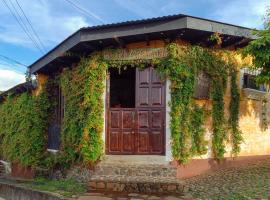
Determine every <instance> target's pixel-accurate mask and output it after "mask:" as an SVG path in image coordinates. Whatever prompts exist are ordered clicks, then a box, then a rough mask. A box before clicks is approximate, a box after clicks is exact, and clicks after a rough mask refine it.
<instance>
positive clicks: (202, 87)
mask: <svg viewBox="0 0 270 200" xmlns="http://www.w3.org/2000/svg"><path fill="white" fill-rule="evenodd" d="M210 83H211V77H210V75H209V74H207V73H206V72H200V73H199V74H198V77H197V78H196V82H195V89H194V98H196V99H209V98H210Z"/></svg>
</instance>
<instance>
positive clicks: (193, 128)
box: [190, 105, 207, 155]
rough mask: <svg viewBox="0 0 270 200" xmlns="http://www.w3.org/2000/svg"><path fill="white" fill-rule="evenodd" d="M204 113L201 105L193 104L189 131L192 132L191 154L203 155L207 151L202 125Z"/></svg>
mask: <svg viewBox="0 0 270 200" xmlns="http://www.w3.org/2000/svg"><path fill="white" fill-rule="evenodd" d="M205 115H206V113H205V110H204V108H203V107H199V106H197V105H194V108H193V110H192V115H191V122H190V132H191V133H192V145H191V152H192V154H193V155H203V154H205V153H206V152H207V141H206V140H205V129H204V128H203V127H202V125H203V124H204V120H205V119H206V117H205Z"/></svg>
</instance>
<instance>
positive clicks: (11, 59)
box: [0, 54, 27, 67]
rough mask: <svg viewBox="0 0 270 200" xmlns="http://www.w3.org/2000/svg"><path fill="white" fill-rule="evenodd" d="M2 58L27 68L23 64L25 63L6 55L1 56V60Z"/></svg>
mask: <svg viewBox="0 0 270 200" xmlns="http://www.w3.org/2000/svg"><path fill="white" fill-rule="evenodd" d="M1 57H2V58H4V59H6V60H9V61H11V62H14V63H16V64H18V65H22V66H24V67H27V65H25V64H23V63H21V62H19V61H17V60H15V59H13V58H10V57H8V56H5V55H2V54H0V58H1Z"/></svg>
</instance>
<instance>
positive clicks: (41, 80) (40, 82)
mask: <svg viewBox="0 0 270 200" xmlns="http://www.w3.org/2000/svg"><path fill="white" fill-rule="evenodd" d="M47 79H48V76H46V75H45V74H41V73H39V74H38V75H37V83H38V87H37V88H36V89H35V90H34V91H33V94H34V95H36V96H37V95H39V94H40V92H41V91H42V89H43V87H44V85H45V83H46V81H47Z"/></svg>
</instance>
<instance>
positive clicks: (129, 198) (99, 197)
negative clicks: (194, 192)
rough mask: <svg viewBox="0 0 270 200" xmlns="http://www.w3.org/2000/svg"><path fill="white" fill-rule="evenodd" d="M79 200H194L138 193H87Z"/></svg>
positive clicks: (189, 197)
mask: <svg viewBox="0 0 270 200" xmlns="http://www.w3.org/2000/svg"><path fill="white" fill-rule="evenodd" d="M78 200H194V199H193V198H192V197H191V196H190V195H185V196H181V197H180V196H173V195H171V196H170V195H168V196H158V195H147V194H137V193H129V194H123V193H121V194H120V193H109V194H106V193H86V194H84V195H83V196H81V197H79V199H78Z"/></svg>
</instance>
